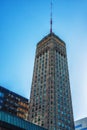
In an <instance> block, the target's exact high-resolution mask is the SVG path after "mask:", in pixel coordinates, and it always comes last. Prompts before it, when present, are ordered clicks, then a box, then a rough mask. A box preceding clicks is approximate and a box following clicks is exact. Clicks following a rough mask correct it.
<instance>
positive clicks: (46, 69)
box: [29, 31, 74, 130]
mask: <svg viewBox="0 0 87 130" xmlns="http://www.w3.org/2000/svg"><path fill="white" fill-rule="evenodd" d="M29 121H31V122H33V123H35V124H38V125H40V126H43V127H45V128H47V129H48V130H74V121H73V110H72V100H71V91H70V82H69V73H68V64H67V54H66V45H65V43H64V41H62V40H61V39H60V38H59V37H58V36H56V35H55V34H54V33H53V32H52V31H51V32H50V34H48V35H47V36H46V37H44V38H43V39H42V40H41V41H40V42H39V43H38V44H37V48H36V56H35V63H34V71H33V79H32V87H31V94H30V111H29Z"/></svg>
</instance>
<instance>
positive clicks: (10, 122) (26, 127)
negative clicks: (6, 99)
mask: <svg viewBox="0 0 87 130" xmlns="http://www.w3.org/2000/svg"><path fill="white" fill-rule="evenodd" d="M0 130H46V129H44V128H42V127H40V126H37V125H35V124H32V123H30V122H28V121H26V120H24V119H22V118H19V117H17V116H13V115H12V114H10V113H6V112H4V111H0Z"/></svg>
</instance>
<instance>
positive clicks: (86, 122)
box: [75, 117, 87, 130]
mask: <svg viewBox="0 0 87 130" xmlns="http://www.w3.org/2000/svg"><path fill="white" fill-rule="evenodd" d="M75 130H87V117H85V118H82V119H80V120H77V121H75Z"/></svg>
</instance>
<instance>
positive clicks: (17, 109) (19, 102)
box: [0, 86, 28, 119]
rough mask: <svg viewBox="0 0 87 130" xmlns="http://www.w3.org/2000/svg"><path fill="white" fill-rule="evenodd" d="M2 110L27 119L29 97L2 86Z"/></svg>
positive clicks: (0, 87) (0, 92)
mask: <svg viewBox="0 0 87 130" xmlns="http://www.w3.org/2000/svg"><path fill="white" fill-rule="evenodd" d="M0 110H3V111H5V112H8V113H11V114H13V115H16V116H18V117H21V118H23V119H27V115H28V99H26V98H24V97H22V96H20V95H18V94H16V93H14V92H12V91H10V90H8V89H6V88H4V87H2V86H0Z"/></svg>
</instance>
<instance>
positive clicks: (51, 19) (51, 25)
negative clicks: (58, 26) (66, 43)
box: [50, 0, 52, 33]
mask: <svg viewBox="0 0 87 130" xmlns="http://www.w3.org/2000/svg"><path fill="white" fill-rule="evenodd" d="M50 33H52V0H51V13H50Z"/></svg>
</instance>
